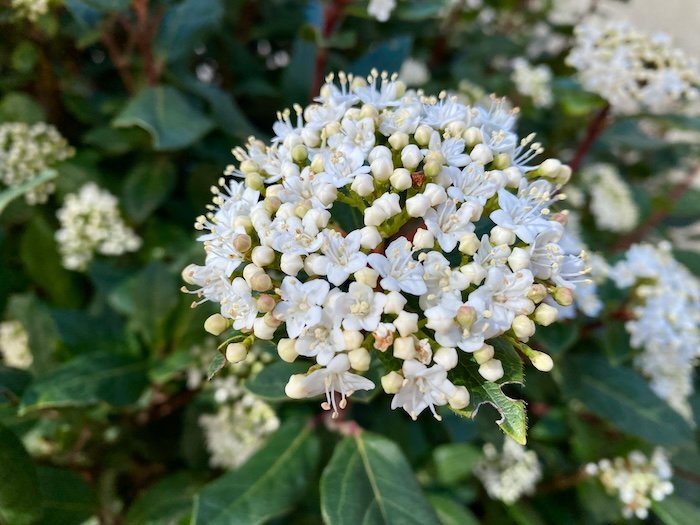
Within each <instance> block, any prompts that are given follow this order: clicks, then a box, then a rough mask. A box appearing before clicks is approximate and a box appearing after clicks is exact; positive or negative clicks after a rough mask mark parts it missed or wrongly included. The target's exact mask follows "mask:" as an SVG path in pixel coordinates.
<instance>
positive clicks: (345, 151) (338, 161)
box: [321, 141, 370, 188]
mask: <svg viewBox="0 0 700 525" xmlns="http://www.w3.org/2000/svg"><path fill="white" fill-rule="evenodd" d="M364 161H365V154H364V153H363V152H362V149H360V148H358V147H357V146H355V145H354V144H352V143H350V142H348V141H346V142H343V143H341V144H340V145H339V146H338V147H337V148H335V149H327V150H325V151H324V153H323V174H322V175H321V180H324V181H327V182H329V183H331V184H333V185H335V187H336V188H342V187H343V186H347V185H348V184H350V183H351V182H352V180H353V179H354V178H355V177H356V176H357V175H359V174H361V173H369V172H370V169H369V166H367V165H364Z"/></svg>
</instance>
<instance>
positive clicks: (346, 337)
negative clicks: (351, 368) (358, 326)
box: [343, 330, 365, 350]
mask: <svg viewBox="0 0 700 525" xmlns="http://www.w3.org/2000/svg"><path fill="white" fill-rule="evenodd" d="M364 340H365V338H364V336H363V335H362V332H360V331H359V330H344V331H343V341H344V342H345V350H354V349H355V348H360V347H361V346H362V342H363V341H364Z"/></svg>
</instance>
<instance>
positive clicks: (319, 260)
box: [304, 253, 328, 277]
mask: <svg viewBox="0 0 700 525" xmlns="http://www.w3.org/2000/svg"><path fill="white" fill-rule="evenodd" d="M327 268H328V264H327V260H326V258H325V257H324V256H322V255H319V254H318V253H312V254H310V255H307V256H306V259H304V271H305V272H306V273H308V274H309V276H311V277H313V276H314V275H326V271H327Z"/></svg>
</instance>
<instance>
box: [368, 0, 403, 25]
mask: <svg viewBox="0 0 700 525" xmlns="http://www.w3.org/2000/svg"><path fill="white" fill-rule="evenodd" d="M395 8H396V0H369V4H368V5H367V14H368V15H369V16H371V17H374V18H376V19H377V20H378V21H379V22H386V21H387V20H389V18H390V17H391V12H392V11H393V10H394V9H395Z"/></svg>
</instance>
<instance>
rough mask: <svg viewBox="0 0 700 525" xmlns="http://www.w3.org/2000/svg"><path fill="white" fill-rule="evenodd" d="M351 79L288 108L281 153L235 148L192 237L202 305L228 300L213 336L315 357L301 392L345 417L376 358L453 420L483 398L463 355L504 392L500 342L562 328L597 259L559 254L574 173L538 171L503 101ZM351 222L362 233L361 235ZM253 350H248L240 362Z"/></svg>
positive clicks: (254, 145)
mask: <svg viewBox="0 0 700 525" xmlns="http://www.w3.org/2000/svg"><path fill="white" fill-rule="evenodd" d="M339 79H340V84H339V85H336V84H334V83H333V81H332V80H333V79H332V77H330V78H329V79H328V81H327V83H326V84H325V86H324V87H323V88H322V91H321V96H320V97H319V98H318V99H317V103H315V104H312V105H310V106H308V107H307V108H305V109H302V108H301V107H296V108H295V112H296V118H295V119H293V118H292V115H291V114H290V112H289V111H286V112H284V113H282V114H280V115H279V122H277V123H276V124H275V126H274V131H275V138H274V139H273V141H272V145H271V146H266V145H265V144H263V143H262V142H260V141H258V140H254V139H251V140H250V141H249V143H248V144H247V147H246V149H241V148H239V149H236V150H234V154H235V155H236V157H237V160H238V161H239V165H238V167H233V166H230V167H229V168H228V169H227V174H229V175H233V176H235V177H239V178H243V179H244V181H242V182H237V181H235V180H229V181H224V180H221V181H220V186H221V187H220V188H214V189H213V190H214V192H215V197H214V203H213V205H212V206H211V207H210V211H209V212H208V213H207V214H206V216H201V217H200V218H199V219H198V220H197V223H196V225H195V227H196V228H197V229H198V230H201V231H203V234H202V235H201V236H200V238H199V240H200V241H201V242H203V244H204V249H205V251H206V260H205V264H204V265H203V266H198V265H190V266H188V267H187V268H186V269H185V270H184V271H183V278H184V279H185V281H186V282H188V283H189V284H191V285H195V286H196V288H195V289H194V290H192V293H194V294H196V295H197V296H198V297H199V302H202V301H207V300H209V301H214V302H216V303H219V304H220V306H221V308H220V314H216V315H215V316H213V317H212V318H210V319H209V320H208V321H207V324H206V325H205V328H207V330H208V331H210V332H211V333H214V334H216V335H218V334H220V333H223V332H224V331H226V330H227V329H228V328H231V327H232V328H233V329H234V330H238V331H242V332H245V333H251V332H252V334H253V337H250V338H248V341H251V340H252V339H254V338H259V339H263V340H274V341H276V342H277V343H278V345H277V346H278V351H279V354H280V356H281V357H282V359H284V360H285V361H289V362H291V361H293V360H295V359H296V358H297V357H298V356H303V357H305V358H310V359H312V360H314V361H315V364H314V366H313V367H312V368H311V369H310V372H309V373H308V374H300V375H295V376H292V377H291V379H290V381H289V383H288V385H287V389H286V391H287V394H288V395H289V396H290V397H292V398H306V397H313V396H317V395H325V397H326V402H324V403H323V406H324V407H325V408H333V410H334V412H337V406H338V404H337V402H336V395H335V394H336V392H337V393H340V403H339V406H340V407H341V408H343V407H344V406H345V404H346V397H347V396H349V395H350V394H351V393H352V392H353V391H356V390H360V389H362V390H369V389H372V388H374V386H375V385H374V383H373V382H372V381H370V380H369V379H367V378H365V377H362V375H361V374H362V373H363V372H366V371H367V370H368V369H369V367H370V362H371V354H370V352H377V353H378V355H382V360H383V361H385V362H388V361H391V362H394V363H400V366H399V365H396V366H389V367H388V368H389V369H390V371H389V373H388V374H386V375H385V376H384V377H383V378H382V386H383V387H384V390H385V391H386V392H387V393H389V394H394V398H393V401H392V407H393V408H398V407H400V408H403V409H404V410H405V411H406V412H407V413H408V414H410V415H411V417H413V418H416V417H417V416H418V415H419V414H420V413H421V412H422V411H423V410H424V409H426V408H428V409H430V411H431V412H432V413H433V415H434V416H435V417H438V415H437V413H436V408H437V407H438V406H442V405H447V404H449V405H450V406H452V407H453V408H463V407H465V406H466V405H467V404H468V402H469V393H468V392H467V390H466V388H465V387H463V386H457V385H455V384H454V383H453V382H452V380H451V379H450V378H449V377H448V375H449V376H451V377H452V374H453V372H451V371H452V370H453V369H455V368H456V367H457V365H458V360H459V359H460V358H459V354H460V353H466V354H467V355H464V356H463V359H467V360H471V361H472V362H473V363H476V364H477V365H478V366H479V372H480V373H481V375H482V376H483V378H484V379H485V380H489V381H496V380H498V379H500V378H501V377H502V376H503V368H502V365H501V362H500V361H499V360H498V359H496V358H494V348H493V347H492V346H491V345H489V344H488V343H487V340H489V339H492V338H495V337H498V336H501V335H503V334H505V333H506V332H507V333H508V334H509V336H510V337H517V338H518V339H520V340H521V341H527V340H528V338H529V337H531V336H532V335H533V334H534V333H535V323H540V324H543V325H547V324H550V323H552V322H554V321H555V320H556V314H557V312H556V309H555V308H553V307H552V306H550V305H548V304H544V303H543V301H544V300H545V299H546V298H547V297H549V296H552V297H553V298H554V299H555V300H556V301H557V302H559V303H561V304H571V302H572V295H573V289H574V288H575V286H576V283H577V282H581V280H582V278H581V276H582V275H583V273H585V265H584V262H583V260H582V259H581V257H580V256H579V254H578V253H569V252H567V251H566V250H564V249H563V248H562V246H561V245H560V240H561V239H562V236H563V234H564V228H563V226H562V224H561V223H560V222H558V220H557V219H559V220H561V219H562V217H560V216H558V215H557V214H555V213H553V212H551V208H550V207H551V205H552V204H553V203H554V202H555V201H558V200H560V198H561V195H560V194H559V193H558V190H559V189H560V186H561V184H562V183H564V182H566V181H567V180H568V179H569V177H570V174H571V170H570V169H569V168H568V166H564V165H562V164H561V162H559V161H558V160H555V159H549V160H546V161H544V162H543V163H542V164H539V165H535V166H532V165H529V164H528V163H529V162H530V161H531V160H532V158H533V157H534V156H535V155H537V154H539V153H540V152H541V151H542V150H541V147H540V145H539V144H537V143H533V142H532V141H533V138H534V137H533V136H528V137H527V138H525V139H523V140H519V139H518V136H517V135H516V134H515V132H514V131H513V129H514V126H515V123H516V112H514V111H511V110H509V109H507V108H506V107H505V105H504V102H503V101H502V100H494V101H493V104H492V107H491V108H483V107H469V106H466V105H463V104H461V103H460V102H458V101H457V99H456V98H453V97H449V96H446V95H444V94H443V95H441V96H440V97H439V98H425V97H422V96H420V95H419V94H417V93H415V92H412V91H406V89H405V86H404V84H403V83H402V82H400V81H398V80H396V78H395V77H391V78H389V76H388V75H386V74H382V75H379V74H377V73H376V72H374V73H373V74H372V75H371V76H370V77H369V78H367V79H364V78H358V77H352V76H346V75H344V74H340V75H339ZM353 217H355V219H356V220H357V221H358V222H363V223H364V226H357V227H356V229H352V226H348V225H352V224H353V221H354V220H355V219H353ZM343 225H344V226H345V228H349V229H348V230H347V231H346V230H344V229H343ZM409 239H410V240H409ZM245 352H246V343H245V342H244V343H235V344H234V345H229V351H228V352H227V355H228V356H229V357H230V360H233V361H235V360H237V359H242V358H243V357H244V356H245ZM384 356H386V358H384ZM388 356H393V358H394V359H393V360H392V359H391V358H389V357H388ZM531 358H532V359H533V363H534V364H535V366H536V367H538V368H540V369H544V370H549V369H550V368H551V366H552V361H551V359H550V358H549V356H546V355H545V354H542V353H540V352H534V351H533V354H532V356H531ZM438 419H439V417H438Z"/></svg>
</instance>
